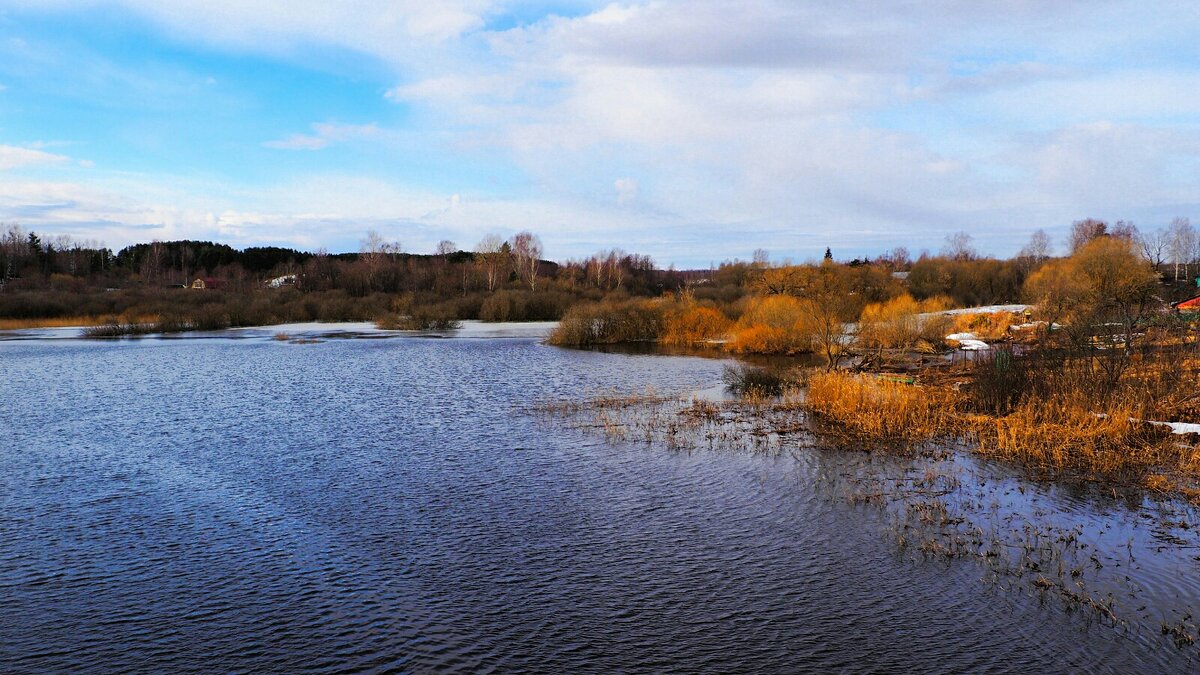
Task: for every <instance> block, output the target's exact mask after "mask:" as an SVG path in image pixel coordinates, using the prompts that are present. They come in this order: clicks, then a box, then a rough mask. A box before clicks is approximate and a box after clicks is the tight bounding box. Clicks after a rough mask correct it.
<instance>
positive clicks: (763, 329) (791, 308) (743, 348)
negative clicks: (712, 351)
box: [726, 295, 813, 354]
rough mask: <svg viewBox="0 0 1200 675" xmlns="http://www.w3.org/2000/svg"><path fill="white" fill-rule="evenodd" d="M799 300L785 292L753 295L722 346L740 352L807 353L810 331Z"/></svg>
mask: <svg viewBox="0 0 1200 675" xmlns="http://www.w3.org/2000/svg"><path fill="white" fill-rule="evenodd" d="M803 309H804V308H803V305H802V301H800V300H798V299H797V298H793V297H791V296H789V295H769V296H766V297H761V298H754V299H753V300H751V301H750V302H749V304H748V305H747V307H746V311H745V312H744V313H743V314H742V316H741V317H740V318H739V319H738V321H737V323H736V324H734V326H733V329H732V331H731V334H730V341H729V343H728V344H727V345H726V347H727V348H728V349H729V350H730V351H732V352H736V353H741V354H796V353H801V352H811V351H812V348H813V334H812V329H811V328H810V327H809V322H808V321H807V316H806V315H805V313H804V311H803Z"/></svg>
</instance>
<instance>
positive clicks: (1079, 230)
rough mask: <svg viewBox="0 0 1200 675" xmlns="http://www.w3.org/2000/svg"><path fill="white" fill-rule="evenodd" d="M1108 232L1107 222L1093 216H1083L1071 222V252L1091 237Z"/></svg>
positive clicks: (1086, 242) (1094, 237)
mask: <svg viewBox="0 0 1200 675" xmlns="http://www.w3.org/2000/svg"><path fill="white" fill-rule="evenodd" d="M1106 234H1108V223H1106V222H1104V221H1103V220H1097V219H1095V218H1084V219H1083V220H1077V221H1075V222H1073V223H1071V239H1070V246H1071V253H1075V252H1076V251H1078V250H1079V249H1081V248H1083V247H1084V246H1086V245H1087V244H1088V242H1090V241H1091V240H1093V239H1096V238H1098V237H1103V236H1104V235H1106Z"/></svg>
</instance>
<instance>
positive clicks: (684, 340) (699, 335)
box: [661, 303, 733, 345]
mask: <svg viewBox="0 0 1200 675" xmlns="http://www.w3.org/2000/svg"><path fill="white" fill-rule="evenodd" d="M732 323H733V322H731V321H730V320H729V319H728V318H727V317H726V316H725V315H724V314H722V313H721V311H720V310H718V309H715V308H712V307H704V306H700V305H692V304H690V303H685V306H684V307H683V308H682V309H680V310H678V311H676V312H672V313H671V315H670V316H668V317H667V320H666V326H665V328H664V330H663V335H662V338H661V341H662V342H663V344H669V345H688V344H694V343H697V342H705V341H708V340H717V339H721V338H723V337H725V335H726V334H728V332H729V327H730V326H731V325H732Z"/></svg>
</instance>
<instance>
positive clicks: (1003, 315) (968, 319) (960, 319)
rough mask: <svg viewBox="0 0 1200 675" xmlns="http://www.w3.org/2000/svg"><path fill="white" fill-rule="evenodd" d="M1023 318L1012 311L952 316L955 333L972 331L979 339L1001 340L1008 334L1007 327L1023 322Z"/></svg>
mask: <svg viewBox="0 0 1200 675" xmlns="http://www.w3.org/2000/svg"><path fill="white" fill-rule="evenodd" d="M1024 322H1025V320H1024V319H1023V318H1020V317H1018V316H1017V315H1016V314H1013V313H1012V312H989V313H983V314H957V315H955V316H954V330H953V332H955V333H974V334H975V335H977V336H978V337H979V339H980V340H1001V339H1003V338H1004V337H1006V336H1007V335H1008V327H1009V326H1013V325H1016V324H1019V323H1024Z"/></svg>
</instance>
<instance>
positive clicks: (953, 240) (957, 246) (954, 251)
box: [942, 231, 979, 260]
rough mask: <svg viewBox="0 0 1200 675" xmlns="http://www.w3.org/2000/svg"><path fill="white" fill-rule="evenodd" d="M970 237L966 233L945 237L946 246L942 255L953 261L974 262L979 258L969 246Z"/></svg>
mask: <svg viewBox="0 0 1200 675" xmlns="http://www.w3.org/2000/svg"><path fill="white" fill-rule="evenodd" d="M971 241H972V238H971V235H969V234H967V233H966V232H962V231H959V232H955V233H954V234H951V235H947V236H946V246H945V248H943V249H942V255H944V256H946V257H947V258H952V259H954V260H974V259H975V258H978V257H979V254H978V253H977V252H976V251H975V247H974V246H972V245H971Z"/></svg>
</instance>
